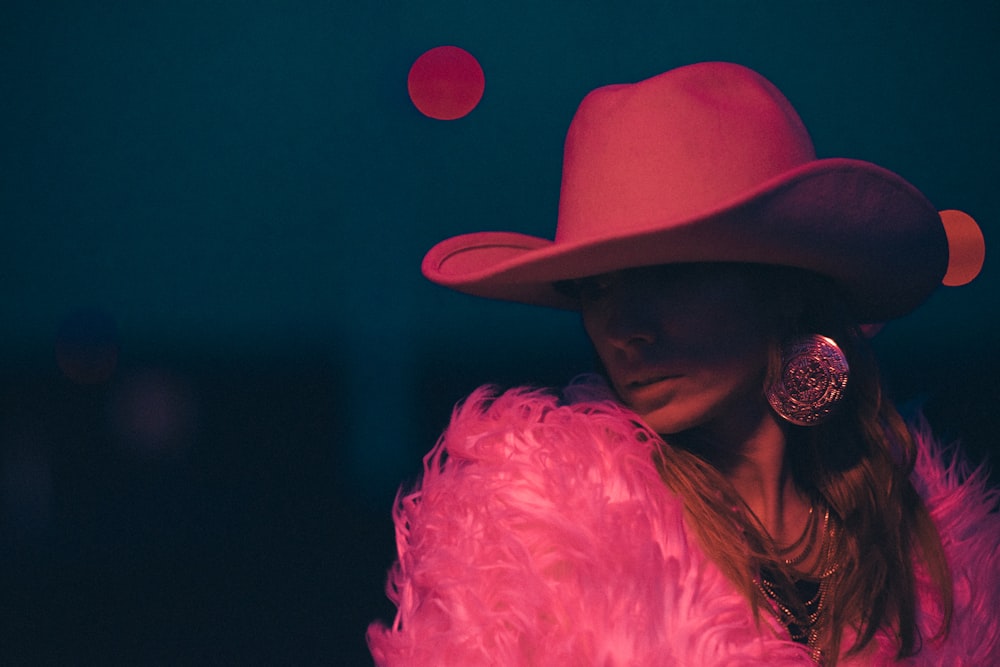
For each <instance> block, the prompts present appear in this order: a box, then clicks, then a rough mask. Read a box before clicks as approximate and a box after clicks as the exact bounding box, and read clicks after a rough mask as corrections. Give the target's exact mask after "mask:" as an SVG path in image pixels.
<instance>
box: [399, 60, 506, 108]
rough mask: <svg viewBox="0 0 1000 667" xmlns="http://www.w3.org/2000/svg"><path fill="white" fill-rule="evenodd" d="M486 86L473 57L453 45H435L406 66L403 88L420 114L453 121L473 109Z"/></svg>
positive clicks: (481, 70) (481, 71) (480, 68)
mask: <svg viewBox="0 0 1000 667" xmlns="http://www.w3.org/2000/svg"><path fill="white" fill-rule="evenodd" d="M485 88H486V77H485V76H484V75H483V68H482V67H480V65H479V61H478V60H476V58H475V56H473V55H472V54H471V53H469V52H468V51H466V50H465V49H460V48H459V47H457V46H438V47H435V48H433V49H431V50H430V51H427V52H426V53H424V54H423V55H421V56H420V57H419V58H417V59H416V61H415V62H414V63H413V66H412V67H410V74H409V76H408V77H407V89H408V90H409V93H410V99H411V100H412V101H413V104H414V106H416V107H417V109H418V110H419V111H420V113H422V114H424V115H425V116H428V117H430V118H435V119H437V120H455V119H457V118H462V117H463V116H465V115H467V114H468V113H469V112H470V111H472V110H473V109H475V108H476V105H477V104H479V100H481V99H482V97H483V91H484V90H485Z"/></svg>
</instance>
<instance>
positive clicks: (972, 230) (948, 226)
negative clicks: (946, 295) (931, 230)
mask: <svg viewBox="0 0 1000 667" xmlns="http://www.w3.org/2000/svg"><path fill="white" fill-rule="evenodd" d="M941 223H942V224H943V225H944V231H945V234H946V235H947V237H948V271H947V272H946V273H945V275H944V279H943V280H942V281H941V282H942V284H944V285H947V286H948V287H958V286H959V285H965V284H966V283H970V282H972V280H973V279H975V277H976V276H978V275H979V272H980V271H981V270H982V268H983V262H984V261H986V240H985V239H984V238H983V232H982V230H981V229H980V228H979V225H978V224H976V221H975V220H973V219H972V216H970V215H969V214H968V213H963V212H962V211H954V210H948V211H941Z"/></svg>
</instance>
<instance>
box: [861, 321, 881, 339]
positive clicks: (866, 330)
mask: <svg viewBox="0 0 1000 667" xmlns="http://www.w3.org/2000/svg"><path fill="white" fill-rule="evenodd" d="M884 326H885V322H876V323H873V324H862V325H861V326H860V329H861V335H862V336H864V337H865V338H874V337H875V336H877V335H878V332H879V331H881V330H882V328H883V327H884Z"/></svg>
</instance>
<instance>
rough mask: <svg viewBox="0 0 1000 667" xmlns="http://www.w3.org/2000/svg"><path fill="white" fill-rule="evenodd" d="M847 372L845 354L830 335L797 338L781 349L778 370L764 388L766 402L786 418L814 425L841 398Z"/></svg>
mask: <svg viewBox="0 0 1000 667" xmlns="http://www.w3.org/2000/svg"><path fill="white" fill-rule="evenodd" d="M849 374H850V369H849V367H848V365H847V357H846V356H844V352H843V350H841V349H840V346H838V345H837V343H835V342H834V341H833V339H831V338H827V337H826V336H820V335H819V334H812V335H809V336H803V337H802V338H797V339H795V340H793V341H791V342H790V343H789V344H787V345H785V346H784V347H783V348H782V350H781V373H780V375H779V376H778V379H777V380H776V381H775V382H774V384H772V385H771V386H770V387H768V389H767V392H766V395H767V402H768V403H770V404H771V408H772V409H773V410H774V411H775V413H777V415H778V416H779V417H781V418H782V419H784V420H785V421H788V422H791V423H792V424H795V425H797V426H815V425H816V424H820V423H822V422H824V421H826V420H827V419H828V418H829V417H830V415H832V414H833V412H834V409H835V408H836V407H837V404H838V403H839V402H840V401H841V399H843V398H844V389H845V388H846V387H847V379H848V376H849Z"/></svg>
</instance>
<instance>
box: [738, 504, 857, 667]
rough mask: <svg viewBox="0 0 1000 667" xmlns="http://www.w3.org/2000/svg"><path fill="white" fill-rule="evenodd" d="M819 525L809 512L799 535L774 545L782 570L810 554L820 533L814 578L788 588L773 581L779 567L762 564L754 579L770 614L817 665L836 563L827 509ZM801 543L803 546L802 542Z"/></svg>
mask: <svg viewBox="0 0 1000 667" xmlns="http://www.w3.org/2000/svg"><path fill="white" fill-rule="evenodd" d="M822 524H823V528H822V530H821V531H820V530H819V528H818V526H819V521H817V520H816V512H814V511H813V510H812V509H810V511H809V519H808V521H807V523H806V527H805V529H804V530H803V531H802V535H800V536H799V538H798V539H796V540H795V542H794V543H793V544H791V545H789V546H787V547H784V548H777V547H776V548H775V551H776V552H777V553H776V555H777V556H778V557H779V558H781V559H782V561H783V563H784V566H785V567H784V570H785V571H787V570H789V569H790V568H792V567H794V566H795V565H798V564H799V563H801V562H803V561H804V560H806V558H807V557H808V556H809V555H811V554H812V553H814V548H815V547H814V546H813V545H815V544H816V539H815V538H816V533H817V532H820V534H821V536H820V538H819V539H820V542H819V544H818V548H819V549H820V556H819V563H818V569H819V575H818V577H817V578H815V579H813V578H801V579H798V580H796V581H793V582H791V583H792V584H793V586H792V590H788V587H787V586H786V587H782V586H780V585H779V584H778V583H777V582H776V579H777V575H778V572H779V571H781V569H782V568H781V567H780V566H778V565H775V566H774V567H762V568H761V569H760V573H759V574H758V576H757V577H755V579H754V583H755V584H756V585H757V588H758V590H759V591H760V593H761V595H763V596H764V598H765V600H766V601H767V603H768V604H767V607H768V609H770V610H771V612H772V613H773V614H774V616H775V618H777V619H778V621H779V622H780V623H781V624H782V625H783V626H785V628H787V630H788V633H789V635H790V636H791V638H792V639H793V640H794V641H796V642H799V643H801V644H805V645H806V646H808V648H809V652H810V656H811V657H812V659H813V661H814V662H816V663H817V664H822V659H823V652H822V648H821V646H820V637H821V631H822V629H823V621H824V616H823V612H824V611H825V609H826V603H827V598H828V596H829V593H830V586H831V580H832V576H833V574H834V573H835V572H836V571H837V570H838V569H839V567H840V565H839V563H837V562H836V560H835V558H834V552H835V550H836V528H835V527H834V526H833V525H831V523H830V510H829V508H827V509H826V510H825V511H824V513H823V522H822ZM803 544H805V545H806V546H805V548H802V545H803ZM800 548H801V551H800V552H799V554H798V555H797V556H793V557H790V558H784V556H787V555H789V554H793V553H795V551H796V550H797V549H800ZM792 592H794V593H795V594H796V597H797V598H798V600H797V601H796V602H791V601H789V600H788V599H787V596H788V595H789V594H790V593H792Z"/></svg>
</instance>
